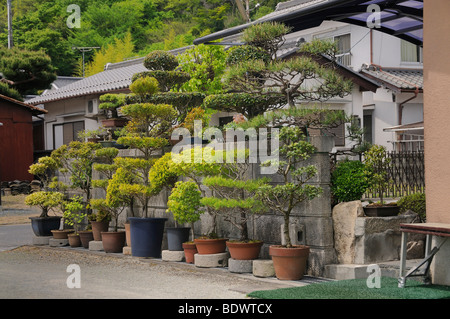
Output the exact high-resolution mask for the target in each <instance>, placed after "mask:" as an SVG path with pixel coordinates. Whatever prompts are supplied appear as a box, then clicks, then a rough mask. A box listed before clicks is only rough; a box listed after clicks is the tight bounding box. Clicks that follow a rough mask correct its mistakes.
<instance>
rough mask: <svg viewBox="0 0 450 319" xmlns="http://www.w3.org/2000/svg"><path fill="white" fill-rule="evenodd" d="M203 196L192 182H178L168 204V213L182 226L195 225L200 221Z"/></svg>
mask: <svg viewBox="0 0 450 319" xmlns="http://www.w3.org/2000/svg"><path fill="white" fill-rule="evenodd" d="M201 198H202V194H201V192H200V191H199V189H198V186H197V184H196V183H194V182H192V181H186V182H182V181H179V182H176V183H175V187H174V188H173V189H172V192H171V194H170V196H169V200H168V202H167V207H168V209H167V212H170V213H172V214H173V218H174V219H175V220H176V221H177V222H178V223H180V224H184V223H194V222H196V221H198V220H200V215H201V214H202V213H203V211H202V210H201V207H202V204H201Z"/></svg>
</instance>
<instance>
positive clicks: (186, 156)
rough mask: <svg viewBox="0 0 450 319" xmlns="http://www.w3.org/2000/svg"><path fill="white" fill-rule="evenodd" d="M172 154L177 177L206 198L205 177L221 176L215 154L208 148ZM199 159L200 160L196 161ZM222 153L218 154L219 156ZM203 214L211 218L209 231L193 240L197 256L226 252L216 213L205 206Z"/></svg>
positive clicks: (192, 148)
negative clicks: (187, 181) (192, 183)
mask: <svg viewBox="0 0 450 319" xmlns="http://www.w3.org/2000/svg"><path fill="white" fill-rule="evenodd" d="M172 154H173V157H172V161H173V165H174V167H175V168H174V169H175V170H176V172H177V174H178V175H179V176H183V177H185V178H187V179H188V180H191V181H193V182H194V183H195V184H196V185H197V189H198V190H199V191H200V193H201V196H202V198H203V197H206V196H207V190H206V189H205V187H203V182H202V181H203V179H204V178H205V177H207V176H216V175H221V174H222V170H223V169H225V166H224V165H223V164H222V163H218V162H215V161H214V159H213V158H211V156H213V157H215V156H216V154H215V152H214V150H213V149H211V148H210V147H204V148H202V147H198V146H196V147H188V148H187V149H185V150H183V151H181V152H180V153H178V154H174V153H173V152H172ZM197 156H200V157H201V160H198V159H197ZM217 156H223V153H220V152H219V155H217ZM204 208H205V212H206V213H207V214H208V215H209V216H210V218H211V227H210V230H209V231H208V232H206V233H204V235H202V236H200V237H197V238H195V239H194V242H195V244H196V248H197V251H198V253H199V254H217V253H222V252H224V251H225V250H226V241H227V238H221V237H219V236H218V234H217V220H216V218H217V212H216V211H214V210H213V209H211V208H210V207H208V206H206V207H204Z"/></svg>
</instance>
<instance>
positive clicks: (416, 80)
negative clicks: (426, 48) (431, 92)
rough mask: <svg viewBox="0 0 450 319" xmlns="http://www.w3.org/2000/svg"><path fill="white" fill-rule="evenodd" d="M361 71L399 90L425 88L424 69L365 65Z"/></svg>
mask: <svg viewBox="0 0 450 319" xmlns="http://www.w3.org/2000/svg"><path fill="white" fill-rule="evenodd" d="M361 73H362V74H364V75H366V76H369V77H371V78H373V79H375V80H376V81H379V82H381V83H382V84H384V85H386V86H388V87H391V88H394V89H398V90H415V89H416V88H418V89H419V90H423V70H422V69H394V68H380V67H374V66H370V67H365V68H363V69H362V70H361Z"/></svg>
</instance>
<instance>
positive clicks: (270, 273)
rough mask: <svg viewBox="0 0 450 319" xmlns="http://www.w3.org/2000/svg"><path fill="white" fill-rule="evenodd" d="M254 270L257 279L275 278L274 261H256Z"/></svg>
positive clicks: (253, 266)
mask: <svg viewBox="0 0 450 319" xmlns="http://www.w3.org/2000/svg"><path fill="white" fill-rule="evenodd" d="M252 268H253V270H252V272H253V276H255V277H264V278H266V277H275V268H274V267H273V261H272V259H256V260H254V261H253V265H252Z"/></svg>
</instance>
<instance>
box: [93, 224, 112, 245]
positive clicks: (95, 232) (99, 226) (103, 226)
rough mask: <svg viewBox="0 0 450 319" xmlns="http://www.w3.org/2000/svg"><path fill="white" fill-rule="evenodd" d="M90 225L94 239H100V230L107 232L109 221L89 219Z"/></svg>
mask: <svg viewBox="0 0 450 319" xmlns="http://www.w3.org/2000/svg"><path fill="white" fill-rule="evenodd" d="M91 225H92V233H93V235H94V240H95V241H101V240H102V232H107V231H108V229H109V221H103V222H96V221H91Z"/></svg>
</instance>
